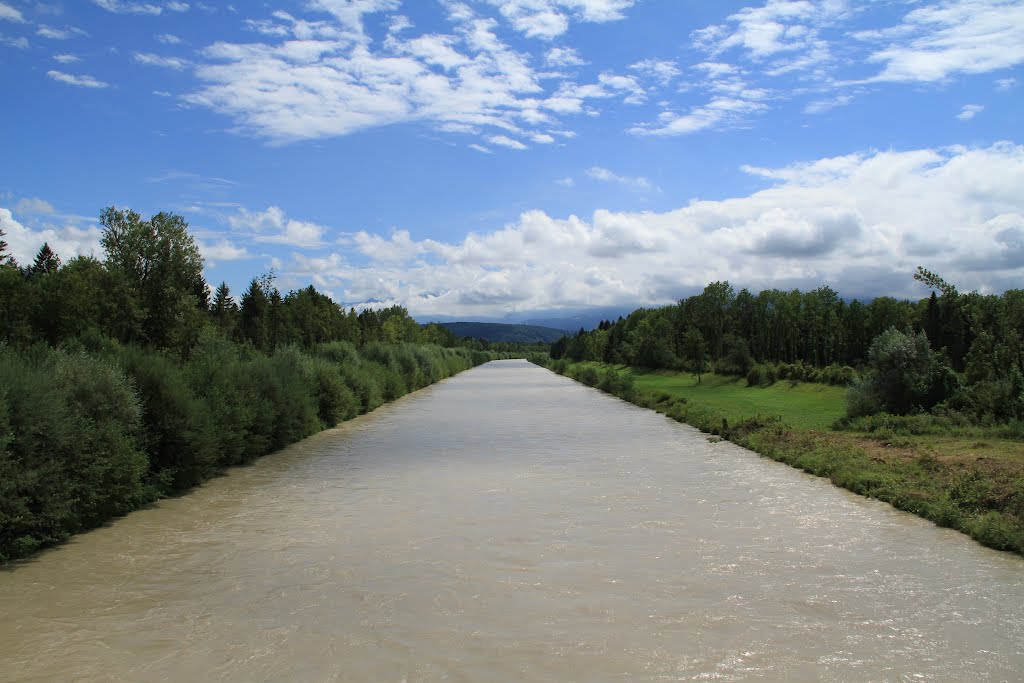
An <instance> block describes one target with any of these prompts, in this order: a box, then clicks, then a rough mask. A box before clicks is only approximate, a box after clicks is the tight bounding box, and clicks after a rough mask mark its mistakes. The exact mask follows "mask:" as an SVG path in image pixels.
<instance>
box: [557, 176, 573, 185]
mask: <svg viewBox="0 0 1024 683" xmlns="http://www.w3.org/2000/svg"><path fill="white" fill-rule="evenodd" d="M555 182H556V183H557V184H559V185H561V186H562V187H573V186H574V185H576V181H575V180H573V179H572V176H566V177H565V178H559V179H558V180H556V181H555Z"/></svg>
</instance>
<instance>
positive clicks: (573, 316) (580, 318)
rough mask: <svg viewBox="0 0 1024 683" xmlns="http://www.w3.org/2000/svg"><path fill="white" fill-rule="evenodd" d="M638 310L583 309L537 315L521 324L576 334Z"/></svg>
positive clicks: (634, 307)
mask: <svg viewBox="0 0 1024 683" xmlns="http://www.w3.org/2000/svg"><path fill="white" fill-rule="evenodd" d="M637 308H639V306H633V307H632V308H621V307H617V308H583V309H579V310H576V311H560V312H558V313H554V312H552V313H551V314H547V313H536V314H534V315H533V316H532V317H530V318H527V319H525V320H522V321H521V322H522V323H523V324H524V325H543V326H545V327H554V328H556V329H559V330H566V331H567V332H571V333H572V334H576V333H577V332H578V331H579V329H580V328H581V327H582V328H583V329H585V330H593V329H594V328H596V327H597V326H598V325H600V324H601V321H602V320H610V321H612V322H615V321H616V320H618V318H619V316H622V317H626V316H627V315H629V314H630V313H632V312H633V311H635V310H636V309H637Z"/></svg>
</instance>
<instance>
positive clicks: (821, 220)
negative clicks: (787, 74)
mask: <svg viewBox="0 0 1024 683" xmlns="http://www.w3.org/2000/svg"><path fill="white" fill-rule="evenodd" d="M745 170H746V171H747V172H748V173H750V174H752V175H754V176H755V177H758V178H761V179H763V180H764V181H765V182H767V183H769V185H768V187H766V188H765V189H763V190H761V191H759V192H755V193H753V194H751V195H748V196H742V197H735V198H731V199H725V200H721V201H692V202H690V203H689V204H687V205H685V206H683V207H681V208H679V209H676V210H674V211H668V212H641V213H636V212H613V211H607V210H598V211H595V212H594V213H593V215H592V216H590V217H589V218H581V217H577V216H569V217H568V218H555V217H552V216H549V215H548V214H546V213H544V212H542V211H528V212H525V213H524V214H522V215H521V216H520V217H519V219H518V220H517V221H515V222H513V223H511V224H509V225H507V226H505V227H503V228H501V229H499V230H496V231H493V232H481V233H471V234H469V235H467V236H466V238H465V239H463V240H462V241H460V242H457V243H443V242H436V241H431V240H424V241H416V240H413V239H411V238H410V236H409V234H408V233H407V232H403V231H396V232H394V233H392V234H391V235H390V236H388V237H381V236H374V235H370V234H362V235H361V236H360V237H358V239H354V240H353V241H351V243H350V245H349V246H350V247H352V248H354V249H355V251H356V252H358V254H360V255H361V256H362V257H364V258H365V259H368V261H369V262H368V263H367V264H365V265H353V264H352V263H350V262H349V261H347V260H346V259H344V258H342V257H341V256H340V255H337V254H335V255H333V256H330V255H328V256H323V257H317V259H316V260H313V259H311V258H310V257H305V256H301V257H296V258H295V259H294V260H293V262H291V263H289V264H286V265H285V267H284V271H285V272H287V273H289V274H290V276H291V277H293V278H295V279H297V280H302V279H305V280H306V281H309V279H310V278H315V281H316V283H317V284H318V286H323V287H324V288H327V289H330V290H331V291H334V292H336V293H338V294H339V296H340V297H341V298H342V299H343V300H345V301H348V302H353V303H356V302H369V301H371V300H374V301H379V300H385V301H386V302H390V303H400V304H402V305H404V306H407V307H408V308H409V310H410V311H412V312H413V313H414V314H417V315H431V314H439V313H448V314H455V315H500V314H501V313H503V312H510V311H516V310H535V309H542V308H557V307H580V306H597V305H655V304H663V303H669V302H671V301H673V300H675V299H676V298H678V297H680V296H683V295H685V294H687V293H692V292H693V291H697V290H699V289H700V288H701V287H703V285H705V284H706V283H707V282H709V281H714V280H729V281H731V282H732V283H733V284H734V285H736V286H737V287H742V286H746V287H750V288H753V289H760V288H765V287H780V288H789V287H795V286H796V287H805V288H806V287H816V286H819V285H821V284H828V285H830V286H832V287H833V288H835V289H837V290H838V291H840V292H841V293H842V294H844V295H850V296H860V297H870V296H876V295H882V294H888V295H896V296H921V295H923V293H922V291H921V290H920V289H919V288H918V287H917V286H916V285H915V283H914V282H913V280H912V279H911V274H912V273H913V272H914V269H915V268H916V266H918V265H925V266H926V267H928V268H930V269H932V270H935V271H937V272H941V273H942V274H943V276H944V277H946V278H947V279H949V280H952V281H954V282H956V283H957V284H958V285H959V286H960V287H961V288H962V289H972V288H980V289H982V290H988V291H1002V290H1003V289H1007V288H1010V287H1015V286H1018V285H1019V283H1020V279H1021V276H1022V274H1024V270H1022V269H1024V197H1022V196H1021V194H1020V191H1019V189H1020V187H1022V186H1024V146H1018V145H1013V144H1009V143H1002V144H998V145H995V146H992V147H987V148H977V149H975V148H963V147H958V148H951V149H921V150H911V151H905V152H891V151H890V152H867V153H862V154H852V155H846V156H841V157H833V158H826V159H820V160H816V161H811V162H807V163H802V164H794V165H790V166H786V167H782V168H772V169H764V168H753V167H748V168H746V169H745Z"/></svg>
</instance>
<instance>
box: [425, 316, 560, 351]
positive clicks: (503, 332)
mask: <svg viewBox="0 0 1024 683" xmlns="http://www.w3.org/2000/svg"><path fill="white" fill-rule="evenodd" d="M432 325H435V326H437V327H441V328H442V329H445V330H448V331H449V332H451V333H452V334H453V335H454V336H455V337H463V338H467V337H468V338H471V339H484V340H487V341H489V342H516V343H524V344H531V343H534V342H543V343H546V344H550V343H552V342H555V341H558V340H559V339H561V338H562V337H563V336H565V332H564V331H563V330H556V329H554V328H551V327H541V326H539V325H510V324H505V323H477V322H458V323H440V324H438V323H432ZM427 327H430V325H428V326H427ZM424 329H426V328H424ZM448 345H449V346H454V344H448Z"/></svg>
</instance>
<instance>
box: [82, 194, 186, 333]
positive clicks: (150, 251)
mask: <svg viewBox="0 0 1024 683" xmlns="http://www.w3.org/2000/svg"><path fill="white" fill-rule="evenodd" d="M100 223H101V224H102V225H103V235H102V237H101V238H100V244H101V245H102V246H103V250H104V253H105V255H106V258H105V261H104V266H105V268H106V269H107V270H108V271H109V272H110V273H111V274H112V275H113V276H114V280H113V282H114V285H115V286H116V289H115V290H114V291H112V292H111V294H112V295H113V296H114V298H115V301H116V302H117V305H118V307H119V309H120V310H119V314H120V322H121V325H120V330H119V331H120V335H119V336H120V337H121V339H122V340H137V341H143V342H146V343H149V344H153V345H155V346H158V347H163V348H174V349H176V350H178V351H182V352H184V351H187V350H188V349H189V348H190V347H191V345H192V344H193V343H194V341H195V338H196V336H197V335H198V327H199V326H200V325H201V317H200V314H199V311H200V307H201V303H202V300H201V299H200V298H198V297H197V296H196V294H197V289H201V290H202V292H203V295H204V296H205V285H204V286H203V287H202V288H197V284H198V283H200V282H202V280H203V258H202V256H201V255H200V253H199V248H198V246H196V243H195V241H194V240H193V239H192V236H191V235H189V233H188V224H187V223H186V222H185V219H184V218H182V217H181V216H178V215H176V214H171V213H158V214H156V215H155V216H153V217H152V218H150V219H149V220H146V221H144V220H142V217H141V216H140V215H139V214H137V213H136V212H134V211H131V210H118V209H115V208H114V207H108V208H107V209H104V211H103V212H102V213H101V214H100Z"/></svg>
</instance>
